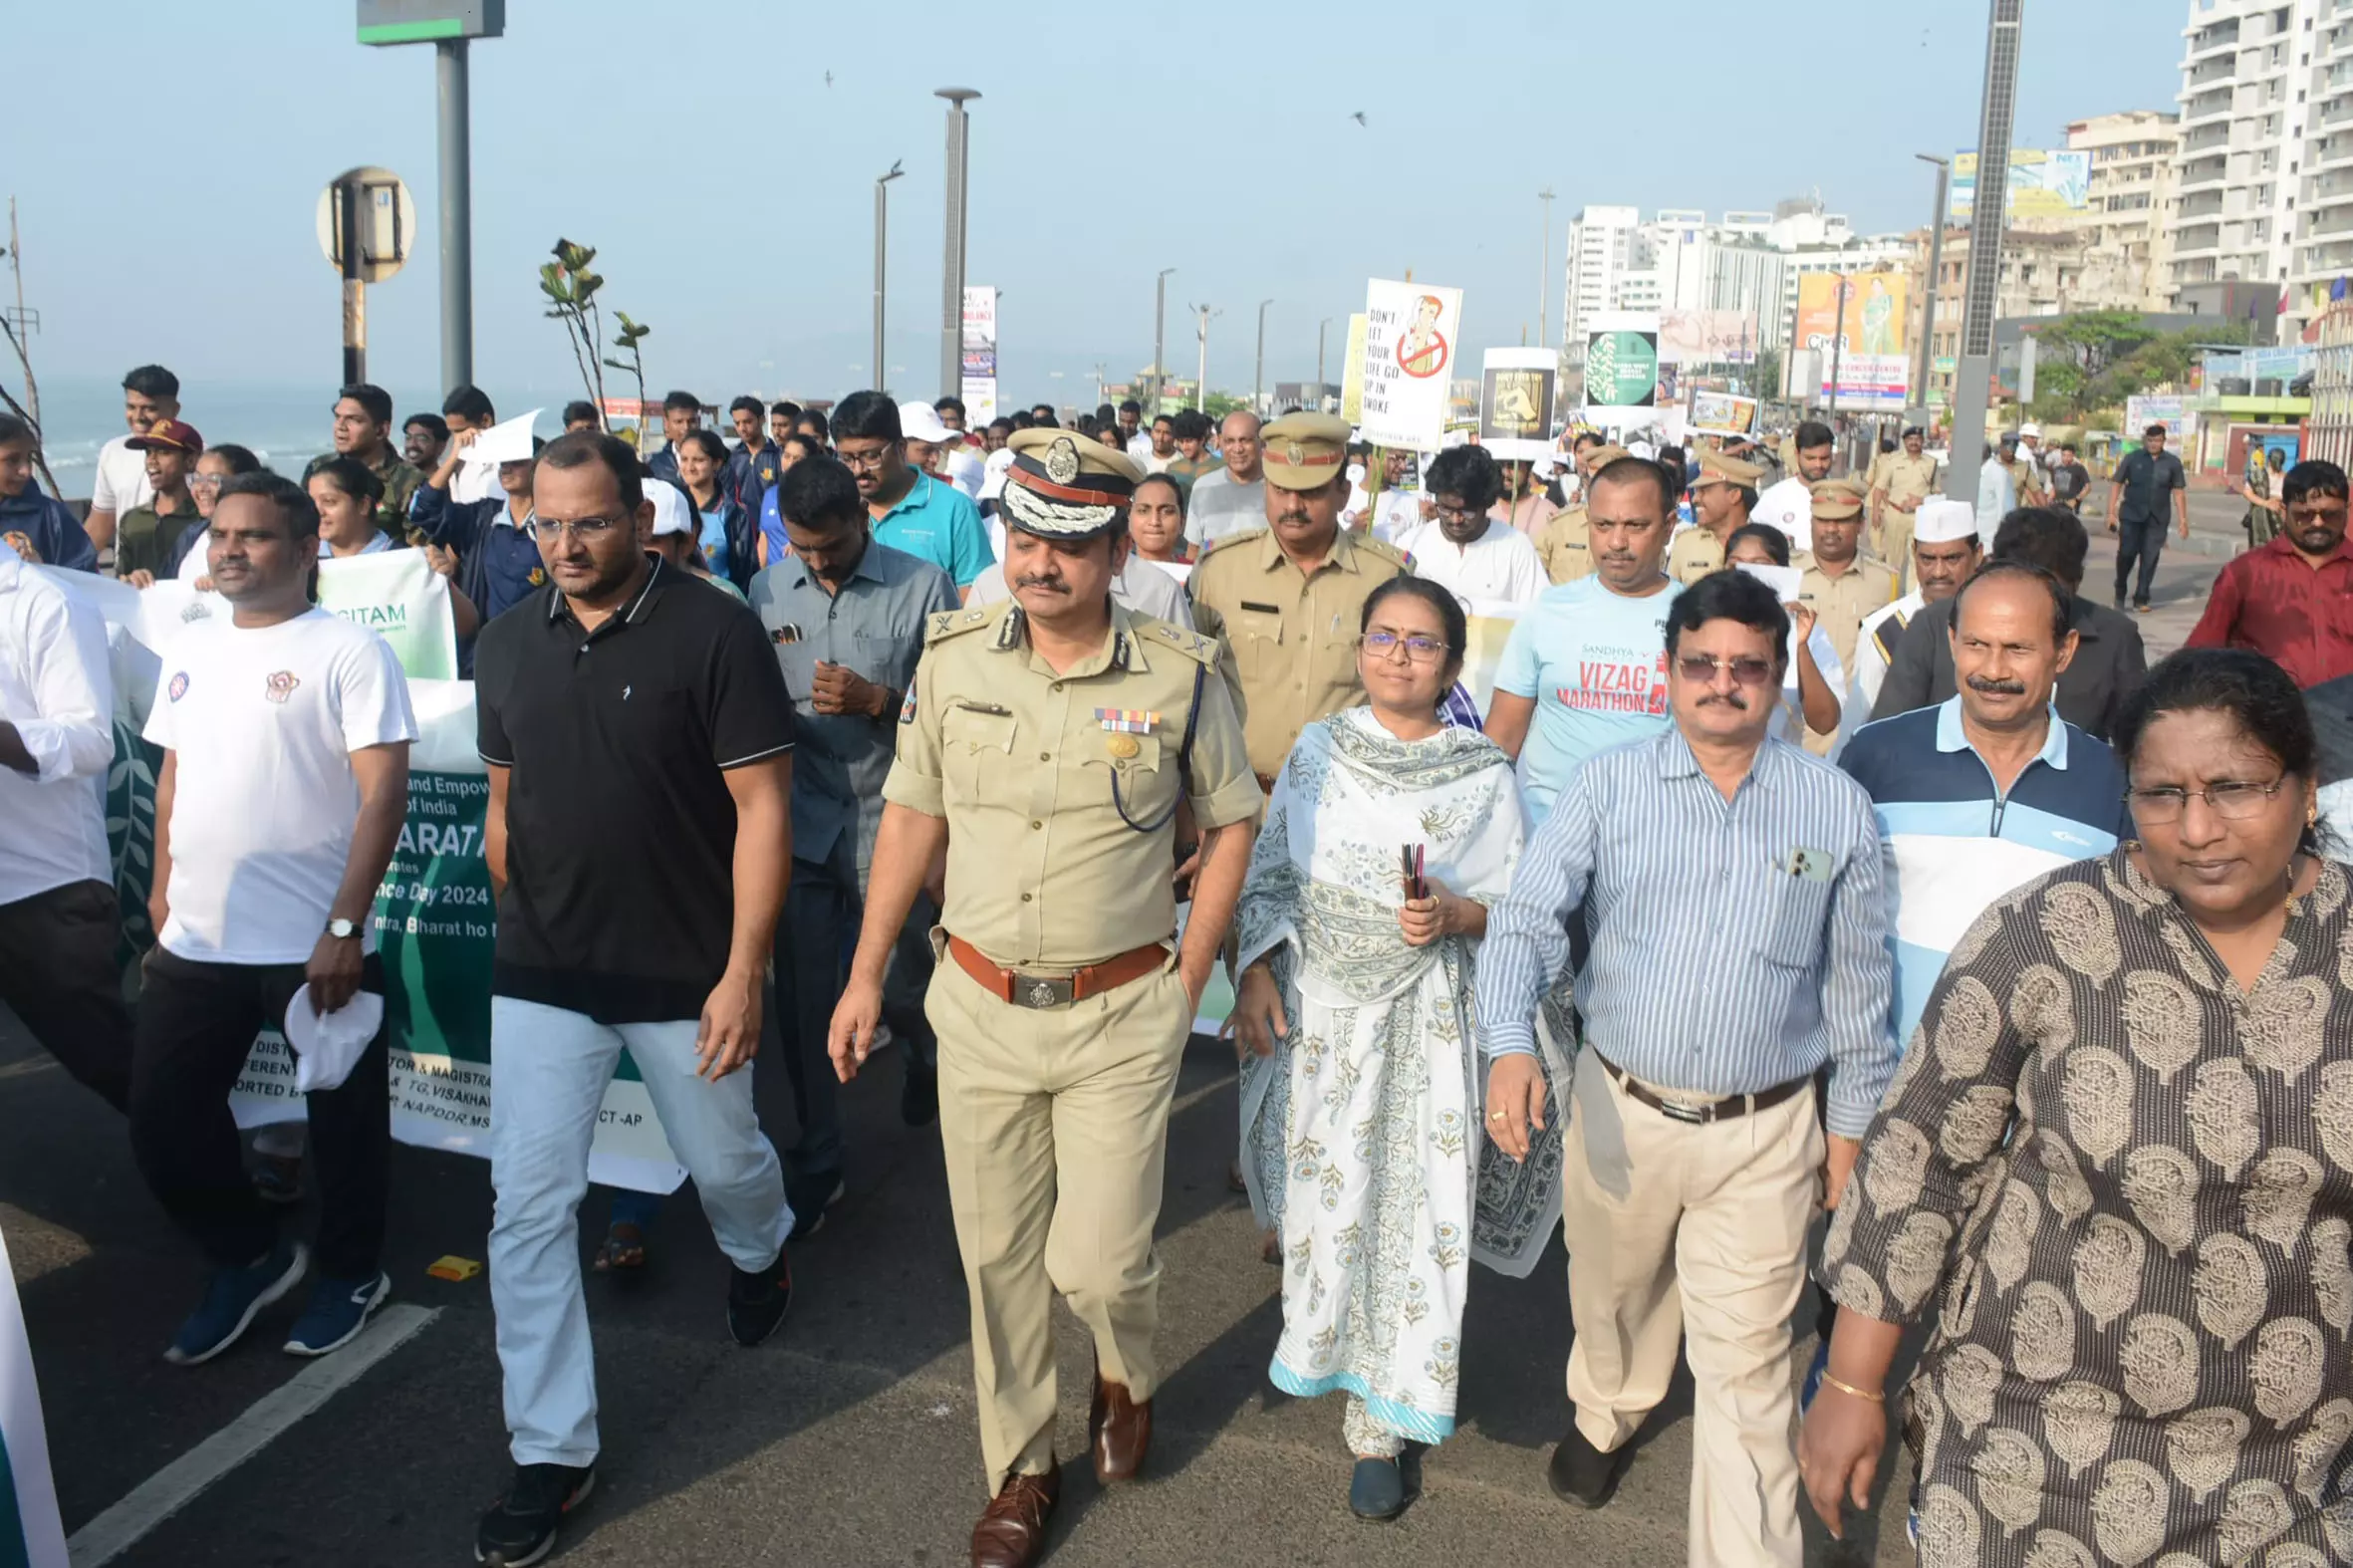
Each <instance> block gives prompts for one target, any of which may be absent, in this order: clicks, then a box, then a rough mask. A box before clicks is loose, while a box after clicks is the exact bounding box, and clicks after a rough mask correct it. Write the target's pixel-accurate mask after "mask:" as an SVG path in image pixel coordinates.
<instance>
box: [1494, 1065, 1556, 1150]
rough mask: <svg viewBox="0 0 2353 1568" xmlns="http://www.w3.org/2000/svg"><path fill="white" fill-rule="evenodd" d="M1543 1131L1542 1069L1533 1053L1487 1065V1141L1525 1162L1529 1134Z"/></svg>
mask: <svg viewBox="0 0 2353 1568" xmlns="http://www.w3.org/2000/svg"><path fill="white" fill-rule="evenodd" d="M1531 1129H1533V1130H1534V1131H1536V1132H1539V1133H1541V1132H1543V1131H1544V1069H1543V1067H1542V1066H1541V1065H1540V1064H1538V1062H1537V1061H1536V1058H1535V1055H1534V1053H1533V1052H1528V1051H1516V1052H1514V1053H1512V1054H1511V1055H1509V1056H1498V1057H1496V1058H1495V1059H1494V1060H1493V1061H1492V1062H1489V1063H1488V1064H1487V1137H1488V1138H1489V1139H1490V1140H1492V1141H1493V1142H1494V1145H1495V1147H1496V1148H1497V1149H1500V1150H1502V1151H1503V1152H1504V1153H1505V1154H1507V1155H1509V1156H1510V1157H1511V1158H1512V1159H1514V1160H1525V1159H1527V1158H1528V1134H1529V1131H1530V1130H1531Z"/></svg>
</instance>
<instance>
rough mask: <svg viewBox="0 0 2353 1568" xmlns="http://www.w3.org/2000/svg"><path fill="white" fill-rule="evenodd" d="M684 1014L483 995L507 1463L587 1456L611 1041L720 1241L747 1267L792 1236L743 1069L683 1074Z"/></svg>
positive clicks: (688, 1034)
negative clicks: (603, 1016)
mask: <svg viewBox="0 0 2353 1568" xmlns="http://www.w3.org/2000/svg"><path fill="white" fill-rule="evenodd" d="M695 1030H696V1025H695V1023H694V1022H693V1021H692V1020H686V1021H683V1022H678V1023H630V1024H616V1025H606V1024H601V1023H598V1022H597V1021H596V1020H595V1019H593V1018H589V1017H587V1016H585V1015H583V1014H580V1013H575V1012H567V1011H565V1010H564V1009H562V1008H558V1007H546V1006H542V1005H541V1004H539V1003H537V1002H525V1001H517V1000H515V999H513V998H511V997H506V996H494V997H492V998H491V999H490V1062H491V1072H490V1184H491V1187H492V1189H493V1190H494V1191H495V1193H496V1194H497V1205H496V1208H495V1210H494V1212H493V1214H492V1217H491V1221H490V1303H491V1306H492V1308H493V1309H494V1310H495V1312H496V1314H497V1319H498V1364H499V1367H500V1370H501V1371H502V1372H503V1373H504V1374H505V1379H506V1424H507V1432H508V1434H509V1435H510V1437H512V1442H511V1443H510V1445H509V1446H510V1448H511V1451H512V1452H513V1454H514V1458H515V1462H516V1463H517V1464H569V1465H574V1466H578V1465H584V1464H587V1463H589V1462H591V1461H592V1460H594V1459H595V1458H596V1456H597V1447H598V1443H597V1368H596V1358H595V1353H594V1351H593V1349H592V1348H591V1346H590V1343H589V1325H588V1301H587V1298H586V1296H585V1295H583V1293H582V1291H581V1283H580V1199H581V1196H582V1194H584V1193H585V1192H586V1191H587V1190H588V1158H589V1142H590V1140H591V1138H593V1137H594V1136H595V1133H596V1129H597V1113H598V1111H599V1109H600V1108H601V1107H602V1106H603V1104H604V1100H605V1086H606V1085H607V1084H608V1083H610V1082H611V1081H612V1078H613V1072H614V1069H615V1067H616V1066H617V1065H618V1064H619V1063H620V1060H621V1051H622V1047H623V1046H627V1047H629V1053H630V1056H631V1058H632V1059H633V1060H634V1061H636V1063H637V1064H638V1071H639V1072H640V1073H642V1074H643V1075H644V1077H645V1080H646V1093H647V1096H648V1098H650V1099H651V1100H652V1101H653V1102H654V1115H655V1116H657V1117H659V1118H660V1120H661V1130H662V1132H663V1133H664V1134H665V1135H667V1137H668V1139H669V1146H670V1149H671V1151H672V1152H673V1153H674V1154H675V1155H676V1156H677V1158H678V1164H680V1165H682V1166H684V1167H685V1168H686V1171H687V1174H688V1175H690V1176H693V1177H694V1189H695V1191H696V1192H698V1193H699V1194H701V1197H702V1211H703V1213H704V1214H705V1215H706V1216H707V1217H708V1218H709V1220H710V1224H711V1233H712V1234H713V1235H714V1236H716V1237H717V1238H718V1243H719V1250H720V1251H722V1252H724V1253H726V1254H727V1256H728V1258H729V1260H730V1261H732V1262H733V1263H734V1265H735V1266H736V1267H737V1268H739V1269H742V1270H744V1271H745V1272H746V1273H758V1272H759V1271H760V1270H762V1269H765V1268H767V1267H769V1266H770V1265H771V1264H773V1263H774V1262H775V1261H776V1258H777V1254H778V1253H780V1252H782V1251H783V1250H784V1238H785V1237H786V1236H788V1235H790V1234H791V1233H792V1224H793V1216H792V1209H791V1208H790V1207H788V1206H787V1205H786V1203H785V1200H784V1171H783V1168H782V1167H781V1166H779V1165H778V1164H777V1160H776V1151H775V1149H774V1148H773V1147H771V1146H770V1144H769V1142H768V1138H767V1135H766V1134H764V1133H762V1132H761V1131H760V1123H759V1118H758V1117H757V1115H755V1114H754V1112H753V1110H752V1075H751V1069H750V1068H748V1067H747V1068H743V1069H740V1070H738V1071H736V1072H734V1073H730V1074H729V1075H728V1076H727V1077H725V1078H722V1079H720V1080H719V1081H718V1082H717V1083H710V1082H707V1081H705V1080H703V1079H699V1078H697V1077H695V1073H694V1069H695V1060H694V1035H695Z"/></svg>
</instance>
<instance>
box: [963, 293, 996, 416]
mask: <svg viewBox="0 0 2353 1568" xmlns="http://www.w3.org/2000/svg"><path fill="white" fill-rule="evenodd" d="M962 350H963V354H962V358H963V370H962V375H961V376H960V377H959V378H958V379H959V380H960V381H961V383H962V386H961V387H960V388H959V389H958V392H957V395H959V396H961V397H962V398H963V399H964V421H965V427H966V428H967V429H978V428H980V427H981V426H982V425H984V424H986V423H988V421H989V420H991V419H993V418H995V417H996V416H997V291H996V290H995V289H994V288H993V287H990V286H988V285H986V284H982V285H976V286H973V287H969V288H966V289H965V290H964V329H963V338H962Z"/></svg>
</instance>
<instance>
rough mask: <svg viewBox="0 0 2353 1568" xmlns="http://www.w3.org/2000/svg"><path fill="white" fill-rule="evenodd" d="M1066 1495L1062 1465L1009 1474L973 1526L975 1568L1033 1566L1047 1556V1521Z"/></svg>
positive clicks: (973, 1563)
mask: <svg viewBox="0 0 2353 1568" xmlns="http://www.w3.org/2000/svg"><path fill="white" fill-rule="evenodd" d="M1061 1495H1062V1467H1061V1466H1060V1465H1056V1466H1055V1467H1054V1468H1052V1469H1050V1470H1048V1471H1046V1473H1045V1474H1043V1475H1008V1476H1007V1477H1005V1484H1004V1486H1003V1487H1002V1488H1001V1489H1000V1490H999V1491H998V1492H997V1494H996V1495H995V1496H994V1497H992V1498H990V1499H989V1504H988V1506H987V1507H986V1508H983V1509H982V1510H981V1511H980V1522H979V1523H978V1524H975V1525H974V1526H972V1568H1030V1564H1032V1563H1034V1562H1036V1561H1037V1560H1038V1559H1039V1558H1040V1557H1042V1556H1044V1555H1045V1551H1046V1521H1047V1520H1048V1519H1051V1518H1053V1517H1054V1503H1055V1500H1056V1499H1057V1498H1058V1497H1060V1496H1061Z"/></svg>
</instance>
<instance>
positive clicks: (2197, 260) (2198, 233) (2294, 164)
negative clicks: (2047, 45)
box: [2166, 0, 2353, 328]
mask: <svg viewBox="0 0 2353 1568" xmlns="http://www.w3.org/2000/svg"><path fill="white" fill-rule="evenodd" d="M2348 22H2353V12H2347V11H2345V10H2343V9H2342V8H2341V7H2340V6H2339V4H2338V0H2190V20H2189V24H2188V25H2187V26H2185V27H2184V28H2183V29H2182V39H2183V49H2182V91H2181V93H2180V95H2179V97H2178V102H2179V103H2180V104H2181V106H2182V115H2181V122H2180V132H2181V140H2180V145H2179V148H2178V150H2177V151H2176V153H2175V192H2174V195H2175V200H2174V207H2173V210H2172V212H2171V213H2170V215H2169V217H2168V220H2167V223H2166V232H2167V234H2168V235H2169V236H2170V238H2171V241H2172V249H2173V255H2172V257H2171V259H2170V262H2169V267H2170V273H2171V276H2170V287H2169V289H2168V295H2169V297H2170V298H2171V299H2173V300H2175V301H2179V300H2180V299H2181V297H2182V291H2183V290H2184V289H2187V288H2192V287H2194V286H2196V285H2200V284H2208V283H2219V282H2222V281H2225V280H2232V279H2235V280H2239V281H2242V282H2248V283H2267V284H2273V285H2278V286H2282V287H2284V286H2287V285H2289V284H2290V283H2291V282H2292V281H2293V276H2292V275H2293V274H2294V272H2295V271H2296V269H2297V267H2298V265H2299V257H2298V255H2297V250H2298V245H2297V238H2298V224H2299V222H2301V221H2303V220H2304V219H2306V218H2308V217H2309V216H2310V212H2309V207H2308V204H2307V207H2306V210H2305V211H2304V212H2302V213H2299V211H2298V210H2297V209H2298V205H2299V203H2298V202H2297V199H2296V198H2297V195H2298V193H2299V186H2300V185H2302V184H2303V183H2304V182H2305V180H2306V177H2307V173H2308V172H2311V173H2312V177H2313V178H2314V179H2315V180H2317V179H2318V178H2319V177H2320V176H2319V174H2318V172H2317V171H2315V170H2314V164H2313V153H2314V151H2315V150H2316V148H2317V147H2318V145H2319V144H2320V143H2322V142H2323V141H2333V140H2335V138H2334V137H2333V136H2331V135H2329V134H2328V132H2327V128H2328V127H2330V126H2335V125H2338V124H2341V123H2342V122H2343V121H2344V120H2345V119H2347V118H2353V97H2348V98H2345V99H2332V98H2330V91H2331V90H2329V89H2327V88H2326V87H2325V85H2324V78H2325V77H2326V76H2327V75H2328V74H2330V71H2331V69H2332V68H2331V67H2330V66H2329V65H2328V63H2327V61H2328V59H2329V58H2331V57H2333V56H2334V55H2335V54H2336V53H2337V52H2338V50H2337V49H2335V48H2332V47H2331V46H2330V45H2327V44H2324V43H2323V34H2322V26H2323V24H2325V25H2326V28H2327V33H2326V37H2327V38H2328V39H2329V40H2332V41H2338V42H2340V43H2341V40H2342V38H2343V36H2344V34H2345V31H2346V24H2347V23H2348ZM2347 86H2348V87H2353V82H2349V83H2348V84H2347ZM2324 100H2325V101H2326V102H2325V103H2324ZM2324 108H2333V109H2334V112H2335V113H2337V115H2338V116H2339V119H2338V120H2337V121H2330V122H2323V119H2322V116H2323V111H2324ZM2331 162H2332V166H2333V165H2334V164H2343V163H2353V142H2349V143H2347V144H2346V145H2344V146H2343V148H2342V149H2341V150H2339V151H2337V152H2336V153H2334V154H2333V155H2331ZM2340 211H2341V209H2340ZM2313 238H2314V240H2315V242H2316V243H2313V244H2309V245H2306V246H2305V247H2303V248H2304V250H2305V252H2306V255H2305V256H2304V257H2303V258H2301V261H2302V262H2303V264H2305V265H2306V266H2307V268H2308V266H2309V262H2310V258H2311V255H2312V254H2313V253H2315V252H2318V253H2326V246H2325V244H2323V243H2318V242H2320V241H2325V239H2326V238H2327V236H2326V235H2325V234H2315V235H2314V236H2313ZM2303 314H2305V313H2304V312H2301V311H2299V310H2298V309H2297V306H2296V304H2295V303H2294V302H2292V301H2291V303H2290V305H2289V307H2288V310H2287V312H2286V315H2287V316H2288V317H2289V318H2295V319H2294V320H2292V321H2286V322H2282V324H2281V325H2282V327H2283V328H2286V327H2289V326H2291V325H2292V326H2298V327H2300V326H2301V325H2302V322H2301V320H2300V317H2301V316H2302V315H2303Z"/></svg>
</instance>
